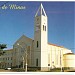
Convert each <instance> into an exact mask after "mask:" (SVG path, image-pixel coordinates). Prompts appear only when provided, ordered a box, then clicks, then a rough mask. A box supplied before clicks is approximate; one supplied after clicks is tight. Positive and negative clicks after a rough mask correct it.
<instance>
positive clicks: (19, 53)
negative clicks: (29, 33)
mask: <svg viewBox="0 0 75 75" xmlns="http://www.w3.org/2000/svg"><path fill="white" fill-rule="evenodd" d="M34 25H35V26H34V39H31V38H28V37H26V36H25V35H23V36H21V37H20V38H19V39H18V40H17V41H16V42H15V43H14V45H13V50H12V67H23V66H25V65H26V63H27V66H28V67H33V68H38V69H40V70H41V71H48V69H49V68H61V67H75V65H74V62H73V61H74V60H75V59H73V61H71V62H70V65H68V66H66V65H67V63H69V62H68V61H65V57H67V56H66V55H67V54H71V55H72V51H71V50H69V49H67V48H65V47H63V46H58V45H55V44H51V43H48V17H47V15H46V12H45V10H44V7H43V5H42V4H41V5H40V7H39V9H38V10H37V12H36V15H35V24H34ZM73 57H75V55H73ZM68 59H69V58H68ZM65 62H66V64H65ZM6 63H8V62H6ZM10 67H11V66H10Z"/></svg>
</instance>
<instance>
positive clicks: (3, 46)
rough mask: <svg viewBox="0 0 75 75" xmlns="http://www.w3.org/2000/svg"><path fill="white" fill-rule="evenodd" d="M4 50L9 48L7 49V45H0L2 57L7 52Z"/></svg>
mask: <svg viewBox="0 0 75 75" xmlns="http://www.w3.org/2000/svg"><path fill="white" fill-rule="evenodd" d="M4 48H7V47H6V44H0V56H1V55H3V54H4V53H5V52H4V51H3V49H4Z"/></svg>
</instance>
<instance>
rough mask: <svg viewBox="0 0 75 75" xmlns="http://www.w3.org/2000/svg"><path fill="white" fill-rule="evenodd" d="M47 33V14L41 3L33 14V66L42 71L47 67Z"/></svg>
mask: <svg viewBox="0 0 75 75" xmlns="http://www.w3.org/2000/svg"><path fill="white" fill-rule="evenodd" d="M47 34H48V30H47V15H46V13H45V10H44V8H43V5H42V4H41V5H40V7H39V8H38V10H37V12H36V14H35V25H34V67H37V68H39V69H41V70H42V71H44V70H47V69H48V54H47V41H48V37H47Z"/></svg>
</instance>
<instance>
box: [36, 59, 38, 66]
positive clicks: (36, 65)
mask: <svg viewBox="0 0 75 75" xmlns="http://www.w3.org/2000/svg"><path fill="white" fill-rule="evenodd" d="M36 66H38V58H37V59H36Z"/></svg>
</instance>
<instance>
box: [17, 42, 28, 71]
mask: <svg viewBox="0 0 75 75" xmlns="http://www.w3.org/2000/svg"><path fill="white" fill-rule="evenodd" d="M17 45H18V46H20V47H22V46H21V45H20V44H19V43H17ZM22 48H23V47H22ZM25 55H26V58H25V59H26V64H25V65H26V69H25V72H27V45H26V52H25ZM23 68H24V57H23Z"/></svg>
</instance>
